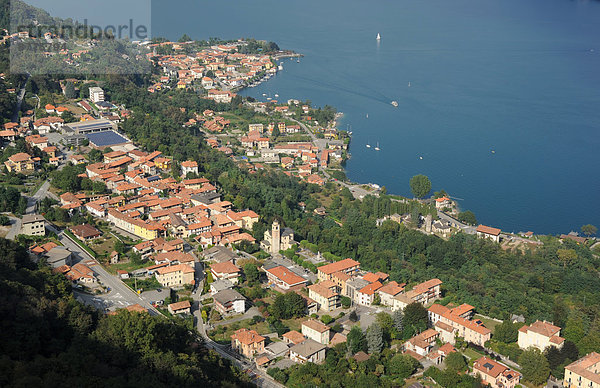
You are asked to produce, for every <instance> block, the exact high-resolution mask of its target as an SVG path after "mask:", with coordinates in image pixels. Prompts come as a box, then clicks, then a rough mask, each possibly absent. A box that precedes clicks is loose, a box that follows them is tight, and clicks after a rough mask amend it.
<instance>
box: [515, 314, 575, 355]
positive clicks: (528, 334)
mask: <svg viewBox="0 0 600 388" xmlns="http://www.w3.org/2000/svg"><path fill="white" fill-rule="evenodd" d="M564 342H565V339H564V338H562V337H560V327H558V326H554V325H553V324H551V323H548V322H542V321H535V322H534V323H532V324H531V325H530V326H527V325H525V326H523V327H521V328H520V329H519V341H518V344H519V347H520V348H521V349H527V348H529V347H531V346H533V347H534V348H538V349H539V350H541V351H542V352H543V351H544V350H546V348H547V347H550V346H555V347H557V348H561V347H562V346H563V343H564Z"/></svg>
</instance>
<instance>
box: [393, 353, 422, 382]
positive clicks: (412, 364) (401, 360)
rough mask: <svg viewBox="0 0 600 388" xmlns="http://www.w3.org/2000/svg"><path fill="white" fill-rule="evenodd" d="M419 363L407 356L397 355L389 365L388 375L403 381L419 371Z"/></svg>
mask: <svg viewBox="0 0 600 388" xmlns="http://www.w3.org/2000/svg"><path fill="white" fill-rule="evenodd" d="M418 367H419V362H418V361H417V360H415V359H414V358H412V357H410V356H407V355H405V354H400V353H396V354H395V355H394V357H392V358H391V359H390V361H389V363H388V368H387V369H388V373H389V374H391V375H393V376H395V377H399V378H402V379H405V378H408V377H410V376H412V374H413V373H415V372H416V371H417V368H418Z"/></svg>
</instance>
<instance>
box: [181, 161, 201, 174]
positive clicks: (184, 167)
mask: <svg viewBox="0 0 600 388" xmlns="http://www.w3.org/2000/svg"><path fill="white" fill-rule="evenodd" d="M189 173H192V174H198V163H197V162H196V161H195V160H186V161H185V162H181V175H183V176H186V175H187V174H189Z"/></svg>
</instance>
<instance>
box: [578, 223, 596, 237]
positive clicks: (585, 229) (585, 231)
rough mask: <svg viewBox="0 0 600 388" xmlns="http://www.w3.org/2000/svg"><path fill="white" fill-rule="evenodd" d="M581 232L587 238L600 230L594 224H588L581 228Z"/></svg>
mask: <svg viewBox="0 0 600 388" xmlns="http://www.w3.org/2000/svg"><path fill="white" fill-rule="evenodd" d="M581 232H582V233H583V234H585V235H586V236H588V237H590V236H592V235H594V234H596V233H597V232H598V228H596V227H595V226H594V225H592V224H587V225H583V226H582V227H581Z"/></svg>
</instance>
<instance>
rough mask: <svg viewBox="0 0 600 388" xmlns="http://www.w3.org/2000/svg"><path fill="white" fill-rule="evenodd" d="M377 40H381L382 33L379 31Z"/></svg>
mask: <svg viewBox="0 0 600 388" xmlns="http://www.w3.org/2000/svg"><path fill="white" fill-rule="evenodd" d="M377 40H381V35H380V34H379V32H378V33H377Z"/></svg>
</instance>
